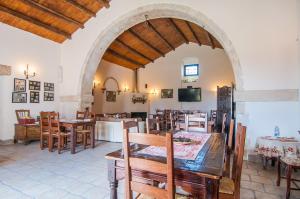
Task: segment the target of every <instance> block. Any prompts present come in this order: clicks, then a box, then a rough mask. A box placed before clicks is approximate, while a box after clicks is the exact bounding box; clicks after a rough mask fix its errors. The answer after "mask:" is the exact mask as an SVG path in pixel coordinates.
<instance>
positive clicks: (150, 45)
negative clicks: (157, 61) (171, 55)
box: [128, 28, 165, 57]
mask: <svg viewBox="0 0 300 199" xmlns="http://www.w3.org/2000/svg"><path fill="white" fill-rule="evenodd" d="M128 32H130V33H131V34H132V35H133V36H134V37H136V38H137V39H138V40H140V41H141V42H143V43H144V44H146V45H147V46H148V47H149V48H151V49H152V50H153V51H155V52H156V53H158V54H160V55H161V56H163V57H164V56H165V54H164V53H163V52H162V51H160V50H159V49H158V48H156V47H154V46H153V45H152V44H150V43H149V42H147V41H146V40H145V39H143V38H142V37H141V36H139V35H138V34H137V33H135V32H134V31H133V30H132V29H131V28H130V29H128Z"/></svg>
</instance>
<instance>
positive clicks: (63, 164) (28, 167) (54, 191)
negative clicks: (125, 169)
mask: <svg viewBox="0 0 300 199" xmlns="http://www.w3.org/2000/svg"><path fill="white" fill-rule="evenodd" d="M118 148H120V144H116V143H107V142H101V143H98V144H97V147H96V148H95V149H93V150H92V149H87V150H82V151H80V152H78V153H77V154H75V155H71V154H70V152H69V151H66V152H64V153H63V154H61V155H58V154H57V153H56V152H53V153H49V152H48V151H47V150H46V149H45V150H43V151H41V150H40V149H39V145H38V143H32V144H30V145H27V146H24V145H21V144H19V145H12V146H0V199H2V198H3V199H15V198H18V199H27V198H38V199H60V198H63V199H80V198H81V199H94V198H97V199H101V198H109V186H108V182H107V179H106V175H107V173H106V171H107V167H106V161H105V159H104V155H105V154H107V153H108V152H111V151H114V150H116V149H118ZM298 173H299V172H298ZM299 175H300V174H299ZM275 179H276V172H275V168H271V167H269V168H268V169H267V170H266V171H265V170H262V167H261V165H260V164H257V163H252V162H244V169H243V174H242V183H241V184H242V189H241V198H242V199H243V198H257V199H261V198H266V199H269V198H270V199H273V198H284V196H285V183H284V182H283V183H282V186H281V187H277V186H275ZM119 194H120V198H123V183H120V188H119ZM292 196H293V197H292V198H300V192H292Z"/></svg>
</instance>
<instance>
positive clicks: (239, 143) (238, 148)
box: [231, 123, 247, 198]
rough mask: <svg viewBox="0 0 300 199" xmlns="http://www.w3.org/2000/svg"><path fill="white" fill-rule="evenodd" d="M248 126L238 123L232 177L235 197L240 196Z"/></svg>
mask: <svg viewBox="0 0 300 199" xmlns="http://www.w3.org/2000/svg"><path fill="white" fill-rule="evenodd" d="M246 129H247V128H246V127H245V126H242V124H241V123H239V124H238V125H237V132H236V136H235V140H236V141H235V148H234V156H233V164H232V174H231V178H232V180H233V181H234V186H235V189H234V191H235V192H234V195H235V198H240V186H241V175H242V168H243V157H244V148H245V139H246Z"/></svg>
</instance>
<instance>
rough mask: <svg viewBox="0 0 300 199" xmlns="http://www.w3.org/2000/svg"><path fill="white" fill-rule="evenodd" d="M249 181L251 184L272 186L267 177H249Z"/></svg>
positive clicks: (270, 180)
mask: <svg viewBox="0 0 300 199" xmlns="http://www.w3.org/2000/svg"><path fill="white" fill-rule="evenodd" d="M250 179H251V181H252V182H259V183H262V184H269V185H273V184H274V183H273V181H272V179H271V178H268V177H262V176H255V175H250Z"/></svg>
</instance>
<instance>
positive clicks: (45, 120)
mask: <svg viewBox="0 0 300 199" xmlns="http://www.w3.org/2000/svg"><path fill="white" fill-rule="evenodd" d="M40 130H41V132H40V133H41V137H40V148H41V150H43V149H44V145H45V143H44V142H45V139H46V140H47V145H48V149H49V151H50V147H49V144H50V138H51V136H50V112H43V111H42V112H40Z"/></svg>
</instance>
